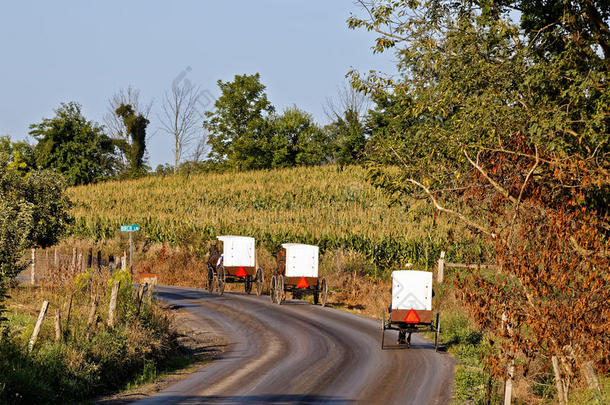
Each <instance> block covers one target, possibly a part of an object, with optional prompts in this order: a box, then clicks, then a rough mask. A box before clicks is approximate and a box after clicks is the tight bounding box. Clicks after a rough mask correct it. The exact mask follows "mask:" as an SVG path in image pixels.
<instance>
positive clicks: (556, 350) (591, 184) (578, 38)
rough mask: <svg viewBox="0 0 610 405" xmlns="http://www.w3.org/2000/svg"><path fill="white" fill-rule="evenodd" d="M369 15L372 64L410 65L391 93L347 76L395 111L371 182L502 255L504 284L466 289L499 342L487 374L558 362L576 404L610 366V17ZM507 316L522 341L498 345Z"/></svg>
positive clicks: (433, 6)
mask: <svg viewBox="0 0 610 405" xmlns="http://www.w3.org/2000/svg"><path fill="white" fill-rule="evenodd" d="M360 3H361V5H362V7H363V10H364V16H363V17H356V16H353V17H352V18H350V19H349V20H348V23H349V25H350V27H352V28H358V27H363V28H365V29H367V30H370V31H375V32H377V33H378V34H379V36H378V38H377V40H376V44H375V50H376V51H378V52H383V51H385V50H387V49H395V50H396V55H397V58H398V60H399V64H398V71H399V74H398V75H397V76H396V77H393V78H392V77H390V78H388V77H385V76H379V75H369V76H363V75H360V74H359V73H358V72H352V77H353V80H354V83H355V85H356V86H357V87H359V88H360V89H363V90H365V91H368V92H370V93H371V94H373V96H374V98H376V99H377V100H382V101H384V103H385V104H384V105H383V106H382V108H381V109H380V110H378V111H377V114H375V115H374V117H373V119H374V122H375V124H376V127H375V129H374V131H373V134H372V140H371V147H370V152H371V153H370V154H369V158H370V162H369V167H370V175H371V180H372V181H373V182H374V183H375V184H377V185H378V186H380V187H383V188H385V189H387V190H388V191H389V192H391V193H392V195H393V196H395V197H396V196H401V195H405V194H406V195H409V196H411V198H422V197H425V198H427V199H428V200H429V201H430V203H431V204H432V205H433V206H434V207H435V208H436V209H437V210H438V211H440V212H441V213H443V214H446V215H449V216H450V217H452V218H454V219H455V220H456V221H460V222H462V223H464V224H465V225H466V226H468V227H469V228H471V229H472V230H474V231H475V232H477V233H478V235H480V237H481V238H483V240H486V241H487V242H488V243H490V244H491V245H493V246H494V247H495V253H496V255H495V260H497V262H498V264H499V267H500V273H499V274H493V275H489V274H486V273H485V272H484V271H473V272H472V273H471V274H464V275H462V276H460V277H459V279H458V281H457V284H456V286H457V287H458V289H459V290H458V291H459V292H460V293H459V294H458V296H460V297H461V298H463V302H464V304H465V305H466V306H467V307H468V308H469V309H470V310H471V311H472V314H473V315H474V316H475V318H476V320H477V321H478V322H479V324H480V326H481V327H483V328H487V329H488V330H492V331H494V333H495V334H496V336H498V338H497V339H495V340H494V341H495V347H494V349H495V350H494V351H492V353H491V354H490V356H489V363H490V370H491V371H492V372H493V373H494V375H496V376H505V374H506V372H507V368H506V364H507V363H508V361H509V360H511V359H515V358H520V359H521V360H523V361H522V362H519V363H518V364H520V365H522V367H524V368H526V367H527V364H528V362H529V361H530V360H531V359H532V357H534V356H539V357H542V358H546V359H551V358H555V359H558V361H553V362H552V367H553V368H554V369H555V373H554V375H555V377H556V386H557V392H558V393H559V395H558V396H559V401H560V403H566V402H567V393H568V390H569V386H570V380H571V379H573V377H574V376H576V375H578V366H579V365H584V364H591V362H594V363H595V364H596V365H597V367H598V369H601V370H602V371H607V370H608V364H610V358H609V353H610V352H609V351H608V350H607V348H608V347H609V343H610V341H609V338H608V335H607V334H606V333H604V332H602V331H604V330H608V328H610V306H609V305H608V304H607V303H608V300H609V299H610V290H609V289H608V288H607V286H608V285H609V283H610V273H609V272H608V268H609V265H610V262H609V255H608V252H609V251H610V238H609V233H608V229H610V215H609V211H608V201H609V200H610V198H609V196H610V176H609V174H608V173H610V166H609V163H608V162H609V161H610V160H609V159H608V157H610V148H609V131H608V128H609V125H610V113H609V111H610V90H609V88H608V83H609V82H610V75H609V72H608V55H607V53H606V52H605V50H604V49H605V47H606V43H607V40H608V38H609V37H610V32H609V31H608V30H607V24H606V23H605V22H604V19H603V18H602V19H601V20H599V19H597V18H596V17H595V16H606V17H605V18H606V21H607V16H608V11H609V10H608V3H607V2H595V1H588V0H583V1H552V0H551V1H548V2H544V3H545V6H546V7H533V6H534V5H536V4H539V3H540V2H537V1H525V0H524V1H503V2H502V1H501V2H492V1H463V2H457V3H456V2H452V1H444V0H442V1H434V2H425V3H423V2H417V1H415V2H414V1H407V0H405V1H371V2H368V1H367V2H365V1H361V2H360ZM512 8H519V9H521V11H522V14H521V23H520V25H516V24H513V23H512V18H513V15H511V14H510V11H511V9H512ZM589 17H590V18H589ZM585 20H586V21H585ZM396 166H398V167H399V168H400V170H397V167H396ZM503 313H504V315H505V318H508V320H509V323H510V325H511V328H510V329H511V331H512V333H507V332H506V331H507V330H508V328H504V332H503V333H502V332H501V325H503V323H505V322H504V321H503V319H502V314H503ZM575 329H577V330H578V333H577V334H575V333H573V331H574V330H575ZM583 374H584V373H583Z"/></svg>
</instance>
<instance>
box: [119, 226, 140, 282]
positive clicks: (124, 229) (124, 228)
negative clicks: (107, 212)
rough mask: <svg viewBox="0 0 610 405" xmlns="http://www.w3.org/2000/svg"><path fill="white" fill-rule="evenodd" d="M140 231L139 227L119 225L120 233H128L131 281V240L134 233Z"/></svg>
mask: <svg viewBox="0 0 610 405" xmlns="http://www.w3.org/2000/svg"><path fill="white" fill-rule="evenodd" d="M139 230H140V225H121V232H129V273H130V274H131V278H132V279H133V238H132V235H133V233H134V232H138V231H139Z"/></svg>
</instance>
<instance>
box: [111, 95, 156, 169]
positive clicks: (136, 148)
mask: <svg viewBox="0 0 610 405" xmlns="http://www.w3.org/2000/svg"><path fill="white" fill-rule="evenodd" d="M115 113H116V115H117V117H119V118H121V119H122V120H123V125H124V126H125V131H126V135H127V137H128V138H129V139H130V141H131V142H128V141H127V140H126V139H123V138H117V139H114V140H113V143H114V144H115V145H116V146H117V147H118V148H119V149H120V150H121V151H122V152H123V154H124V155H125V157H126V158H127V161H128V163H129V172H130V174H132V175H138V174H143V173H144V172H146V169H147V167H146V162H145V159H144V156H145V153H146V127H147V126H148V124H149V122H150V121H148V119H147V118H146V117H145V116H144V115H143V114H138V113H137V112H136V111H135V110H134V108H133V107H132V106H131V105H130V104H121V105H120V106H119V107H118V108H117V109H116V111H115Z"/></svg>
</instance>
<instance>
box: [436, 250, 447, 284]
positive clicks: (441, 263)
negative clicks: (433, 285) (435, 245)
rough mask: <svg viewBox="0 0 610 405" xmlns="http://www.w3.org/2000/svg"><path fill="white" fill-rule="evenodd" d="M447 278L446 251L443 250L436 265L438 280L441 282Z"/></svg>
mask: <svg viewBox="0 0 610 405" xmlns="http://www.w3.org/2000/svg"><path fill="white" fill-rule="evenodd" d="M444 278H445V251H444V250H442V251H441V257H439V259H438V264H437V266H436V281H438V282H439V283H442V282H443V279H444Z"/></svg>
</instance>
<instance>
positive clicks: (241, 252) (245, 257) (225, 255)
mask: <svg viewBox="0 0 610 405" xmlns="http://www.w3.org/2000/svg"><path fill="white" fill-rule="evenodd" d="M217 239H218V240H219V241H221V242H222V260H223V265H224V266H225V267H239V266H243V267H254V266H255V261H256V256H255V255H256V251H255V240H254V238H252V237H249V236H234V235H222V236H218V237H217Z"/></svg>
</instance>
